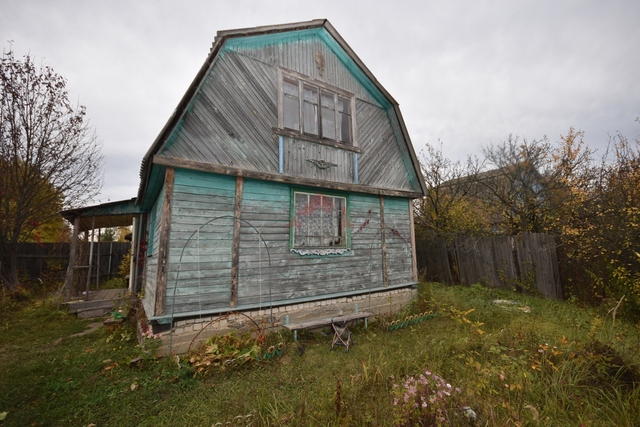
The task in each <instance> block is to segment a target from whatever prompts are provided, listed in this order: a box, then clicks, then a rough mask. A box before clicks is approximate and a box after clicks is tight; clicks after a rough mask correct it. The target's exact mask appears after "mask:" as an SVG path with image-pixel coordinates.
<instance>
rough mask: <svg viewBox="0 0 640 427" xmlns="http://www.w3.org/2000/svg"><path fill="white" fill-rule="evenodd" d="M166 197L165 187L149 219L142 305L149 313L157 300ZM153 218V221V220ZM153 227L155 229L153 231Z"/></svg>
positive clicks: (153, 308)
mask: <svg viewBox="0 0 640 427" xmlns="http://www.w3.org/2000/svg"><path fill="white" fill-rule="evenodd" d="M163 198H164V187H163V188H162V189H161V190H160V194H159V195H158V198H157V199H156V201H155V203H154V204H153V206H152V207H151V212H150V213H149V215H148V218H149V220H148V221H147V227H148V228H149V229H148V230H147V236H148V238H149V239H150V242H149V244H148V245H147V248H148V249H149V252H148V253H147V260H146V264H145V274H144V282H145V288H144V289H145V291H144V297H143V299H142V305H143V306H144V309H145V311H146V312H147V313H153V312H154V310H155V301H156V279H157V272H158V248H159V243H160V222H161V221H160V220H161V218H162V201H163ZM152 219H153V221H151V220H152ZM151 229H153V231H151Z"/></svg>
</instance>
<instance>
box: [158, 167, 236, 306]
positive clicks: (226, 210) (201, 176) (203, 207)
mask: <svg viewBox="0 0 640 427" xmlns="http://www.w3.org/2000/svg"><path fill="white" fill-rule="evenodd" d="M234 201H235V178H234V177H231V176H225V175H213V174H207V173H204V172H196V171H189V170H184V169H177V170H176V177H175V184H174V193H173V212H172V218H171V239H170V245H169V269H168V275H167V294H166V305H165V314H169V313H172V312H174V313H180V312H192V311H200V310H206V309H212V308H219V307H228V306H229V301H230V296H231V293H230V292H231V246H232V241H233V212H234Z"/></svg>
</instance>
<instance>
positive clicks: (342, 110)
mask: <svg viewBox="0 0 640 427" xmlns="http://www.w3.org/2000/svg"><path fill="white" fill-rule="evenodd" d="M281 87H282V90H281V93H280V105H281V110H280V111H281V114H280V126H281V127H282V128H284V129H289V130H292V131H294V132H299V133H300V134H304V135H310V136H313V137H318V138H321V139H326V140H330V141H335V142H339V143H342V144H353V114H352V107H351V103H352V100H353V95H350V94H348V93H346V92H344V91H342V90H340V89H337V88H333V87H329V86H327V85H324V84H321V83H319V82H310V81H306V80H304V79H302V78H300V77H298V76H291V75H288V74H282V85H281Z"/></svg>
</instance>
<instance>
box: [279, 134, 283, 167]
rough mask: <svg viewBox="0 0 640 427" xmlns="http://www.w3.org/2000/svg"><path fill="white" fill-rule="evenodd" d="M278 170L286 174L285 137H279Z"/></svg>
mask: <svg viewBox="0 0 640 427" xmlns="http://www.w3.org/2000/svg"><path fill="white" fill-rule="evenodd" d="M278 169H279V172H280V173H284V137H283V136H282V135H278Z"/></svg>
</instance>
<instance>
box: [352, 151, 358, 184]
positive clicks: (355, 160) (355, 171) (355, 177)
mask: <svg viewBox="0 0 640 427" xmlns="http://www.w3.org/2000/svg"><path fill="white" fill-rule="evenodd" d="M353 183H354V184H357V183H358V153H353Z"/></svg>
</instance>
